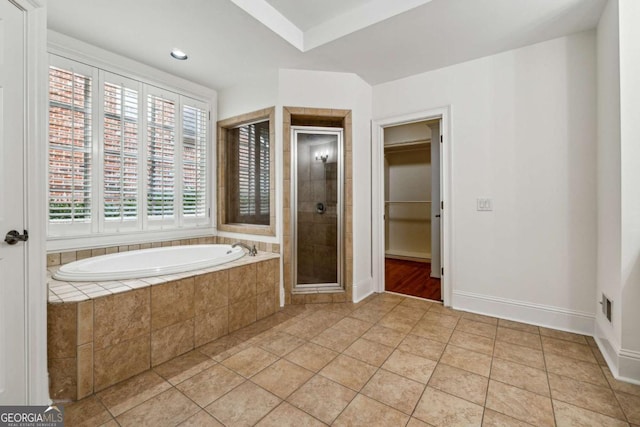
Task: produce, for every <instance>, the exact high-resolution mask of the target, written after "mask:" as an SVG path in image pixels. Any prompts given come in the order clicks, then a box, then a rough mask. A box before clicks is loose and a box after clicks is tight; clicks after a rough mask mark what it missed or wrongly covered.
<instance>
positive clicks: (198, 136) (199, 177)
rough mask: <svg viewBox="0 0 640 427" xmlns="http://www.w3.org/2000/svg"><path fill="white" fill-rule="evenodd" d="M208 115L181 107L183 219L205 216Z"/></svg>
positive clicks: (200, 109)
mask: <svg viewBox="0 0 640 427" xmlns="http://www.w3.org/2000/svg"><path fill="white" fill-rule="evenodd" d="M207 122H208V111H207V110H206V109H204V108H199V107H197V106H192V105H184V106H183V107H182V212H183V214H184V216H185V217H190V218H193V217H204V216H206V214H207Z"/></svg>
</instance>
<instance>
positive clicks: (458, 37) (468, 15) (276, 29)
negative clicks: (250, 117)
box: [48, 0, 606, 90]
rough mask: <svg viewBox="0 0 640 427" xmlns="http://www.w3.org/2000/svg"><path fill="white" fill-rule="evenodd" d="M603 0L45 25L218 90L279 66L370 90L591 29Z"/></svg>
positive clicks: (364, 4) (180, 8) (186, 15)
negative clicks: (181, 57) (349, 79)
mask: <svg viewBox="0 0 640 427" xmlns="http://www.w3.org/2000/svg"><path fill="white" fill-rule="evenodd" d="M605 2H606V0H180V1H177V0H133V1H132V0H91V1H87V0H55V1H51V2H49V3H48V26H49V28H50V29H52V30H54V31H56V32H59V33H62V34H65V35H68V36H71V37H74V38H76V39H79V40H82V41H84V42H87V43H89V44H92V45H95V46H98V47H101V48H103V49H106V50H109V51H112V52H114V53H117V54H120V55H123V56H126V57H129V58H132V59H135V60H137V61H139V62H142V63H145V64H147V65H150V66H152V67H155V68H158V69H160V70H163V71H166V72H169V73H172V74H175V75H178V76H180V77H183V78H186V79H189V80H191V81H194V82H196V83H199V84H202V85H205V86H207V87H210V88H213V89H218V90H220V89H224V88H226V87H231V86H235V85H238V84H241V83H243V82H246V81H248V80H250V79H252V78H255V76H257V75H260V74H262V73H266V72H273V70H277V69H279V68H293V69H309V70H322V71H337V72H351V73H355V74H358V75H359V76H360V77H361V78H362V79H364V80H365V81H366V82H368V83H369V84H371V85H375V84H379V83H383V82H387V81H391V80H396V79H399V78H402V77H406V76H410V75H413V74H417V73H421V72H425V71H429V70H433V69H437V68H442V67H445V66H449V65H453V64H456V63H460V62H464V61H468V60H471V59H476V58H480V57H483V56H487V55H491V54H495V53H498V52H502V51H506V50H510V49H515V48H518V47H522V46H526V45H529V44H533V43H538V42H541V41H545V40H549V39H552V38H556V37H560V36H563V35H567V34H571V33H574V32H578V31H583V30H587V29H590V28H594V27H595V26H596V24H597V21H598V18H599V16H600V13H601V11H602V8H603V7H604V4H605ZM132 41H133V42H132ZM174 47H178V48H180V49H182V50H184V51H186V52H187V53H188V54H189V59H188V60H187V61H176V60H174V59H172V58H170V56H169V51H170V50H171V49H172V48H174Z"/></svg>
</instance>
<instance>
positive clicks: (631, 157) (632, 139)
mask: <svg viewBox="0 0 640 427" xmlns="http://www.w3.org/2000/svg"><path fill="white" fill-rule="evenodd" d="M619 8H620V15H619V20H620V21H619V22H620V48H619V49H620V125H621V129H620V142H621V147H620V151H621V152H620V156H621V178H622V179H621V201H622V204H621V212H622V218H621V220H622V231H621V237H622V241H621V279H622V282H621V285H622V287H621V289H622V300H621V302H622V331H621V332H622V336H621V342H622V351H621V359H620V366H619V374H620V375H621V376H623V377H627V378H634V379H635V380H637V381H640V310H638V303H640V191H639V184H640V167H639V166H638V165H639V164H640V120H639V119H640V78H639V76H640V49H639V48H638V46H639V45H638V42H639V41H640V27H639V26H638V22H640V2H638V1H637V0H620V2H619Z"/></svg>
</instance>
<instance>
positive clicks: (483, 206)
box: [476, 199, 493, 211]
mask: <svg viewBox="0 0 640 427" xmlns="http://www.w3.org/2000/svg"><path fill="white" fill-rule="evenodd" d="M476 202H477V205H478V207H477V210H479V211H492V210H493V202H492V201H491V199H476Z"/></svg>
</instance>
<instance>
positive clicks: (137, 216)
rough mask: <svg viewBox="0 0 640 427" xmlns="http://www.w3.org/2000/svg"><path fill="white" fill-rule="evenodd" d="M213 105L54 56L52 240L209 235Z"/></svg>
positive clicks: (51, 79)
mask: <svg viewBox="0 0 640 427" xmlns="http://www.w3.org/2000/svg"><path fill="white" fill-rule="evenodd" d="M208 126H209V108H208V105H207V104H205V103H203V102H201V101H197V100H195V99H192V98H190V97H186V96H183V95H180V94H177V93H175V92H171V91H167V90H164V89H160V88H157V87H154V86H151V85H149V84H146V83H143V82H140V81H137V80H133V79H129V78H125V77H123V76H120V75H117V74H112V73H109V72H107V71H104V70H100V69H97V68H94V67H90V66H87V65H85V64H80V63H75V62H73V61H71V60H68V59H64V58H59V57H56V56H54V55H52V56H51V65H50V68H49V226H48V234H49V237H51V238H62V237H72V236H95V235H101V234H102V235H109V234H112V235H113V234H115V233H121V232H123V231H127V232H129V231H133V232H142V231H153V230H172V229H173V230H177V229H185V228H194V227H201V226H210V219H209V217H210V214H209V199H210V197H209V192H208V191H207V185H208V183H209V180H208V171H209V167H208V163H207V162H208V147H209V131H208Z"/></svg>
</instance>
